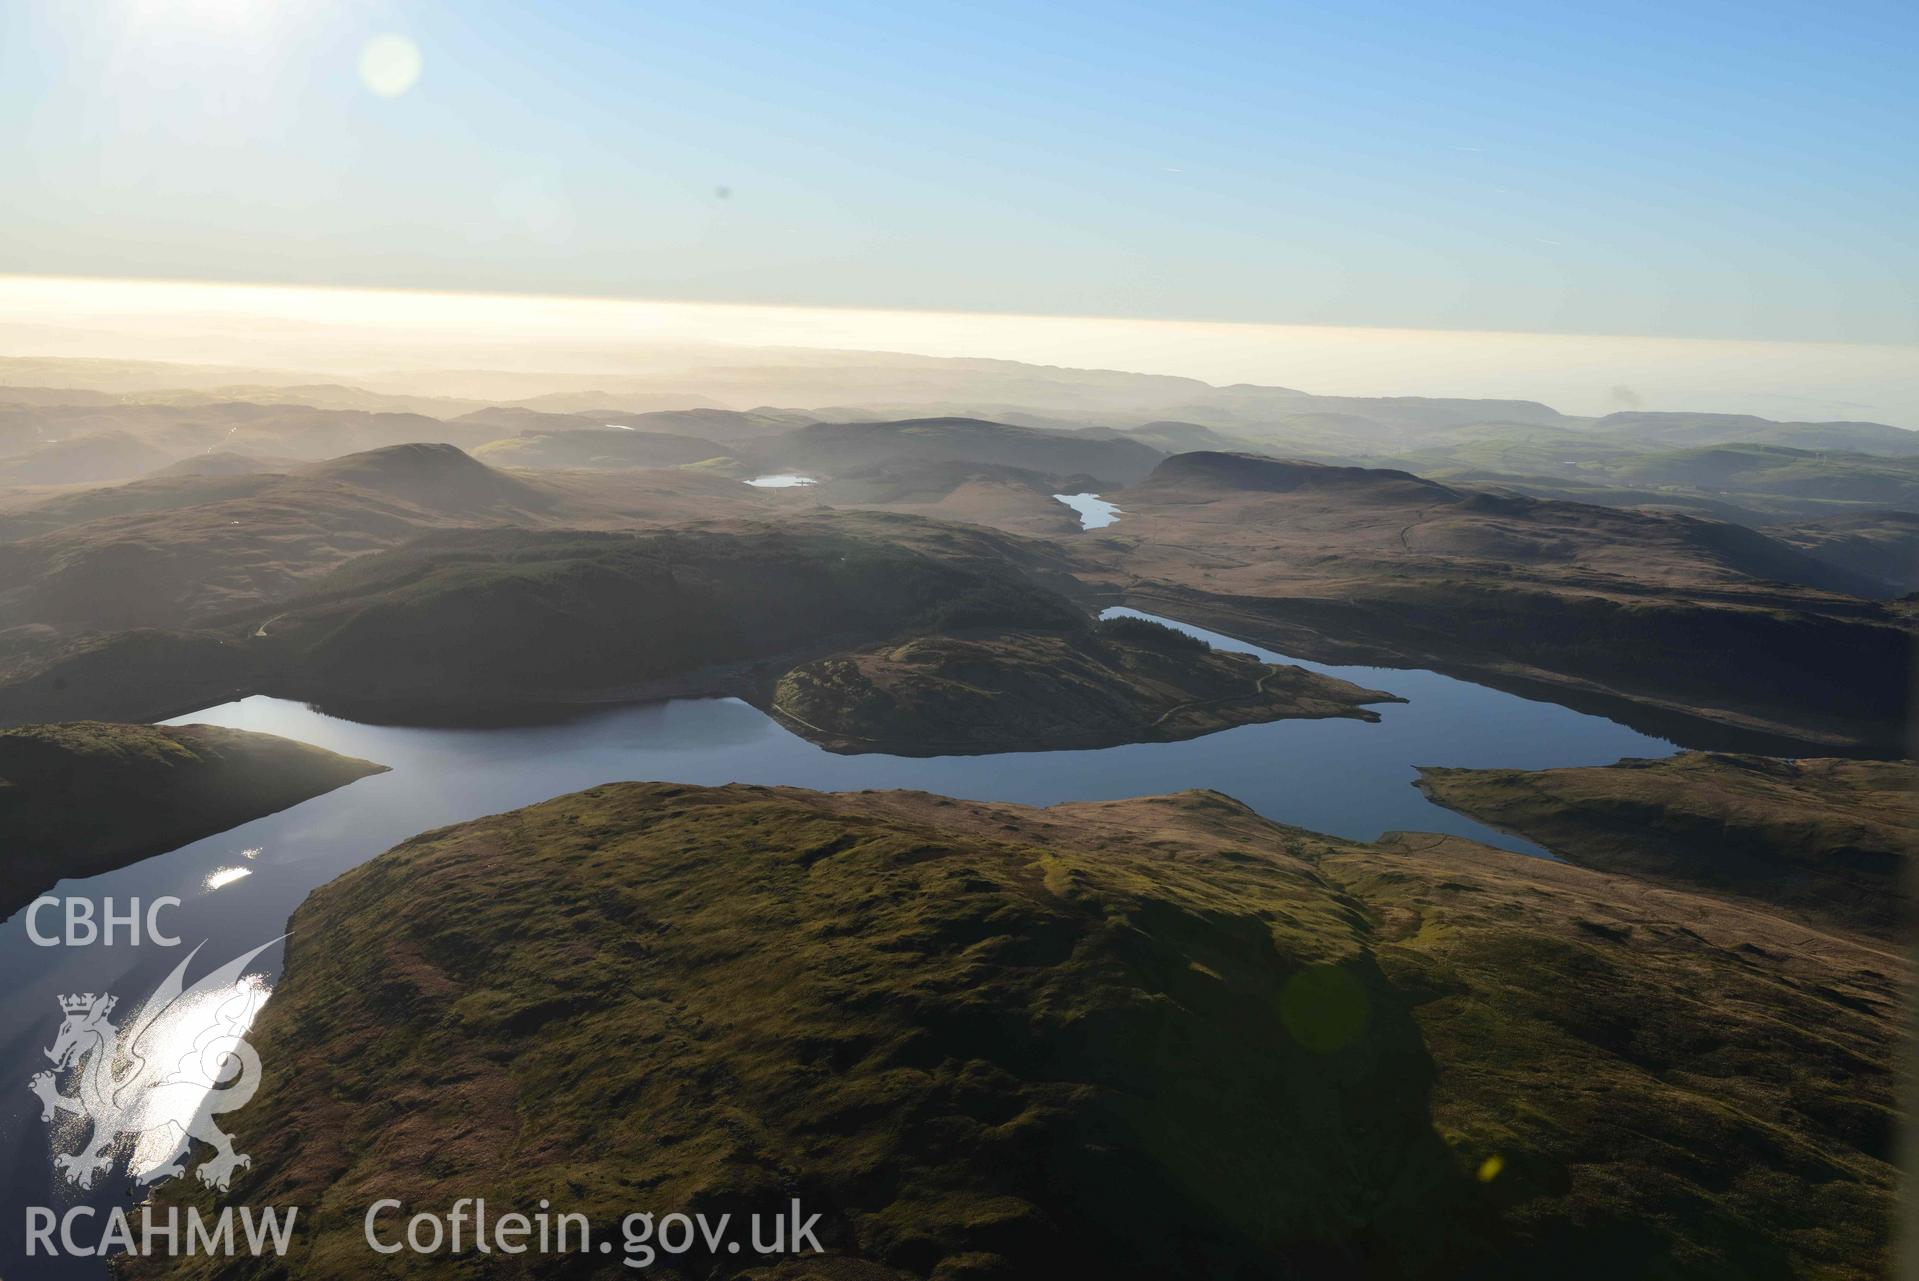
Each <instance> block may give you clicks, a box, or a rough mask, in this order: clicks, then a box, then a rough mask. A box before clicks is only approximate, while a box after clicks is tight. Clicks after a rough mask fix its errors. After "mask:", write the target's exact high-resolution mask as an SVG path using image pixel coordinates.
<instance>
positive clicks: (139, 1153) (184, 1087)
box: [27, 939, 280, 1192]
mask: <svg viewBox="0 0 1919 1281" xmlns="http://www.w3.org/2000/svg"><path fill="white" fill-rule="evenodd" d="M279 941H280V940H279V939H273V940H271V941H269V942H267V943H262V944H261V945H260V946H259V947H256V948H254V949H253V950H252V951H251V952H248V953H247V954H246V955H245V956H242V957H238V958H236V959H235V960H232V961H229V962H228V963H227V964H225V965H223V966H221V967H220V968H219V969H217V970H215V971H213V972H212V973H210V974H208V975H206V976H205V977H204V978H202V979H200V980H199V981H198V982H197V983H195V984H194V985H193V986H192V987H190V988H189V987H186V986H185V985H184V982H183V980H184V979H185V977H186V971H187V966H188V965H189V964H191V963H192V961H193V958H194V957H195V956H197V955H199V953H200V948H198V947H196V948H194V949H193V951H192V952H190V953H188V954H187V958H186V960H184V961H181V962H180V964H179V965H178V966H176V967H175V968H174V971H173V973H172V974H170V975H168V976H167V977H166V979H165V980H163V981H162V982H161V983H160V985H159V987H157V988H155V989H154V992H153V995H152V996H151V997H150V998H148V1000H147V1002H146V1004H145V1005H143V1006H142V1007H141V1008H140V1010H139V1012H138V1014H136V1015H135V1016H134V1019H133V1021H132V1024H131V1025H130V1026H129V1027H127V1028H126V1029H125V1030H122V1029H120V1028H118V1027H116V1026H115V1025H114V1023H113V1021H112V1018H111V1015H112V1014H113V1009H114V1006H115V1004H117V1001H116V998H115V997H113V996H112V995H111V994H109V993H104V992H103V993H101V994H99V995H97V996H96V995H94V994H93V993H91V992H86V993H82V994H79V995H75V996H63V997H61V998H60V1013H61V1015H62V1021H61V1024H60V1032H59V1035H58V1036H56V1037H55V1038H54V1041H53V1044H52V1045H51V1046H50V1047H48V1049H47V1050H46V1056H47V1058H49V1059H50V1060H52V1062H53V1065H54V1066H53V1071H49V1072H39V1073H36V1074H35V1075H34V1077H33V1079H32V1080H31V1081H29V1082H28V1083H27V1084H28V1088H30V1089H31V1090H32V1091H33V1092H34V1093H35V1094H37V1095H39V1096H40V1103H41V1111H40V1119H41V1120H42V1121H52V1120H54V1118H55V1117H56V1116H58V1115H59V1114H61V1113H67V1114H70V1115H71V1116H73V1117H75V1118H77V1121H76V1122H75V1125H76V1128H77V1126H78V1124H81V1123H91V1126H92V1130H91V1133H90V1134H89V1135H88V1137H87V1139H86V1142H85V1143H84V1144H83V1145H82V1146H81V1147H80V1149H79V1151H77V1152H58V1153H55V1154H54V1158H53V1162H54V1165H55V1166H56V1167H57V1168H58V1169H59V1170H60V1171H61V1173H62V1174H64V1175H65V1176H66V1178H67V1180H68V1181H69V1182H71V1183H75V1184H78V1185H79V1186H80V1187H82V1188H90V1187H92V1186H93V1180H94V1176H95V1175H96V1174H97V1173H99V1172H100V1171H101V1170H104V1169H110V1168H111V1167H113V1166H114V1165H115V1164H116V1162H117V1161H118V1159H119V1158H118V1156H117V1155H116V1152H115V1149H116V1147H117V1146H118V1145H120V1143H121V1141H122V1139H128V1138H130V1139H131V1140H132V1143H131V1145H130V1146H129V1148H128V1151H129V1154H130V1163H131V1164H132V1165H133V1166H134V1171H133V1173H134V1178H135V1180H136V1181H137V1182H139V1183H142V1184H146V1183H153V1182H157V1181H158V1180H161V1179H167V1178H173V1177H175V1176H177V1175H179V1174H182V1173H184V1172H185V1169H186V1158H187V1155H188V1152H189V1150H190V1148H191V1146H192V1140H194V1139H198V1140H200V1141H201V1142H202V1143H205V1144H207V1145H209V1146H210V1147H212V1148H213V1150H214V1154H213V1156H211V1157H210V1158H208V1159H207V1160H205V1161H203V1162H202V1163H201V1164H200V1166H199V1168H198V1170H197V1171H195V1172H196V1173H197V1174H198V1175H199V1177H200V1181H201V1182H202V1183H204V1184H206V1185H207V1186H208V1187H212V1188H217V1189H219V1190H220V1191H222V1192H224V1191H226V1189H227V1185H228V1184H229V1183H230V1182H232V1179H233V1172H234V1171H235V1170H242V1169H245V1168H246V1167H247V1166H248V1165H250V1164H251V1163H252V1162H251V1160H250V1158H248V1157H247V1156H246V1155H245V1154H244V1153H240V1152H235V1151H234V1150H233V1139H232V1138H231V1136H229V1135H228V1134H226V1133H225V1132H224V1131H223V1130H221V1129H220V1127H219V1126H217V1125H215V1124H214V1123H213V1118H214V1117H215V1116H216V1115H218V1114H219V1113H222V1112H231V1111H233V1110H234V1109H235V1108H238V1107H241V1106H243V1105H244V1104H245V1103H246V1102H247V1100H249V1099H251V1098H252V1097H253V1092H254V1090H255V1089H257V1088H258V1087H259V1083H260V1057H259V1055H257V1054H255V1053H254V1051H253V1047H252V1046H250V1045H248V1044H247V1043H246V1041H245V1039H244V1038H243V1035H242V1034H243V1033H244V1032H245V1031H246V1030H247V1028H248V1026H249V1025H250V1024H251V1023H252V1022H253V1016H254V1014H255V1012H256V1011H257V1010H258V1009H259V1006H260V1004H261V1003H262V1002H263V1001H264V1000H265V992H264V990H263V989H262V988H260V987H258V986H256V985H254V984H251V983H249V982H247V981H246V980H245V979H244V977H243V975H244V971H245V969H246V966H247V963H248V962H250V961H252V960H253V958H254V957H256V956H258V955H259V954H260V953H261V952H263V951H265V950H266V949H267V948H269V947H271V946H272V945H273V944H274V943H277V942H279ZM204 946H206V945H205V944H204V943H203V944H201V947H204ZM69 1070H71V1071H72V1073H73V1076H74V1085H75V1087H76V1088H75V1092H74V1094H72V1095H66V1094H62V1093H61V1092H60V1088H59V1076H58V1074H60V1073H65V1072H68V1071H69Z"/></svg>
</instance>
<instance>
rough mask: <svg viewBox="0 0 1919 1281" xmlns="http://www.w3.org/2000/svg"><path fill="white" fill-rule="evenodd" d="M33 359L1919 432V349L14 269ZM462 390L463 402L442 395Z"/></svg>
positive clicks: (24, 351)
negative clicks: (995, 386) (1268, 390)
mask: <svg viewBox="0 0 1919 1281" xmlns="http://www.w3.org/2000/svg"><path fill="white" fill-rule="evenodd" d="M0 345H3V346H4V349H5V352H6V353H7V354H8V355H11V356H14V357H41V358H105V359H119V360H155V361H170V362H178V363H183V364H211V365H235V366H245V367H251V368H255V369H260V370H283V371H289V372H314V373H324V374H329V375H334V376H338V377H342V378H361V379H368V380H373V381H377V380H379V379H380V378H382V377H390V376H392V375H396V374H400V373H403V372H406V371H410V370H453V369H474V370H497V371H517V372H525V373H552V374H555V375H569V376H581V375H591V374H602V375H605V376H608V377H616V376H619V375H620V374H622V373H649V374H658V373H660V372H662V371H663V370H671V369H676V368H684V369H685V370H686V371H687V374H686V376H687V379H688V386H687V387H686V388H685V390H687V391H688V392H698V391H699V390H700V388H699V386H698V385H697V384H698V369H699V368H700V367H701V365H703V364H705V363H708V362H717V361H720V360H722V359H724V358H730V357H732V356H733V354H734V352H735V349H742V350H741V355H743V356H744V357H745V358H746V359H749V360H750V359H752V358H753V352H754V351H755V350H760V351H761V352H762V358H763V349H767V348H785V349H813V350H817V351H820V352H822V353H833V352H853V353H857V352H874V353H894V354H901V355H908V354H910V355H920V356H932V357H972V358H984V359H1001V360H1016V361H1022V362H1026V363H1031V364H1038V365H1055V366H1064V367H1070V368H1079V369H1107V370H1117V371H1124V372H1129V373H1144V374H1164V375H1174V376H1180V377H1187V378H1196V379H1199V380H1201V381H1204V382H1208V383H1212V384H1215V385H1225V384H1231V383H1257V384H1263V385H1270V386H1283V387H1290V388H1294V389H1297V390H1302V391H1308V392H1313V393H1317V394H1322V395H1349V396H1449V397H1475V398H1479V397H1483V398H1494V399H1527V400H1539V401H1543V402H1545V403H1547V404H1550V405H1552V406H1554V407H1555V408H1557V409H1560V410H1562V411H1564V412H1567V413H1575V414H1603V413H1609V412H1614V411H1618V410H1627V409H1650V410H1685V411H1695V412H1719V413H1748V414H1756V415H1759V416H1762V417H1767V418H1775V419H1783V420H1794V419H1799V420H1817V419H1854V420H1871V421H1879V422H1888V423H1892V424H1895V425H1898V426H1904V427H1919V372H1915V371H1919V348H1914V347H1911V346H1906V345H1893V344H1858V343H1838V342H1827V343H1785V342H1746V341H1736V340H1715V339H1680V338H1657V337H1623V336H1612V335H1583V334H1535V333H1496V332H1473V331H1463V330H1410V329H1384V328H1367V327H1357V326H1326V325H1319V326H1307V325H1256V324H1244V323H1231V322H1207V321H1175V320H1151V319H1121V318H1110V317H1072V316H1028V315H994V314H990V313H968V312H952V311H900V310H882V309H871V308H818V307H786V306H766V305H758V306H755V305H747V304H726V303H685V302H662V301H651V300H644V299H617V298H604V297H562V296H553V295H517V294H498V293H453V292H434V291H423V290H370V289H355V288H341V287H319V286H292V285H289V286H270V285H238V284H212V283H204V282H182V281H154V280H103V279H85V278H61V277H37V276H0ZM439 394H447V393H439Z"/></svg>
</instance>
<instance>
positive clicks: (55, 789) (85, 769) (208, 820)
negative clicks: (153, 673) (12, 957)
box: [0, 721, 386, 917]
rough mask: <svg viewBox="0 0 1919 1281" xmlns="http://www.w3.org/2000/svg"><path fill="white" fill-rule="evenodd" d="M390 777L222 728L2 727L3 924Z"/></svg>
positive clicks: (359, 763) (380, 768) (366, 764)
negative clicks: (59, 887) (63, 888)
mask: <svg viewBox="0 0 1919 1281" xmlns="http://www.w3.org/2000/svg"><path fill="white" fill-rule="evenodd" d="M385 769H386V766H384V765H375V764H374V763H373V762H371V761H363V760H358V759H355V758H354V757H351V756H340V755H337V754H336V753H333V752H329V751H326V750H324V749H322V748H318V747H312V746H309V745H308V744H306V743H296V742H293V741H291V740H289V739H284V738H279V737H276V736H275V735H272V734H255V733H250V732H248V731H245V730H237V729H223V728H221V727H219V726H214V725H110V724H104V723H102V722H99V721H76V722H73V723H70V724H65V725H27V726H22V727H20V728H17V729H6V730H0V833H4V834H5V838H6V839H5V841H4V843H3V844H0V917H6V916H10V915H12V914H13V913H14V912H15V911H17V910H18V909H19V908H21V907H23V906H25V905H26V904H27V903H28V902H29V901H30V900H31V899H32V898H33V897H34V895H35V894H37V893H39V892H40V891H42V890H45V889H47V888H48V887H50V886H52V885H53V883H54V882H55V881H57V880H60V879H62V878H64V877H80V876H93V875H96V874H98V873H100V872H105V871H109V870H111V869H113V868H116V867H123V866H125V865H126V864H128V863H132V862H135V861H136V860H138V859H142V858H145V857H146V856H148V855H149V854H158V853H161V852H162V851H165V850H170V849H174V848H175V847H177V846H180V845H184V844H186V843H187V842H188V841H196V840H199V839H200V838H201V837H203V836H211V835H213V834H214V833H215V832H224V831H226V830H227V829H228V828H230V827H237V826H239V825H240V824H241V823H245V822H248V821H250V820H252V819H256V818H259V817H260V816H261V815H263V814H271V813H273V812H274V811H275V810H283V809H285V808H287V807H288V806H290V805H298V804H299V803H300V802H301V801H304V800H307V799H309V798H311V797H315V796H318V795H320V794H321V793H323V792H330V791H332V790H333V789H334V788H336V787H344V786H345V785H346V784H348V783H351V782H352V781H353V780H354V779H356V778H361V777H364V776H365V775H368V774H378V773H382V772H384V771H385Z"/></svg>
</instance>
